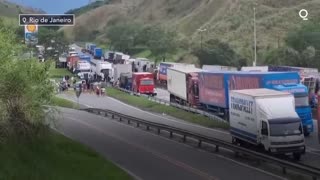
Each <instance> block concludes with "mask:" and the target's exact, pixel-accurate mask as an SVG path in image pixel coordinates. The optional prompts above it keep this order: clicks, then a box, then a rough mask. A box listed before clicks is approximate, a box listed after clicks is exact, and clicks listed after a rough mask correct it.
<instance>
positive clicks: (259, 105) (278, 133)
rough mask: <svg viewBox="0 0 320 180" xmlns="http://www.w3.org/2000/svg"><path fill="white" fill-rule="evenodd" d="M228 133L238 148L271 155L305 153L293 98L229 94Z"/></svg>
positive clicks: (244, 92)
mask: <svg viewBox="0 0 320 180" xmlns="http://www.w3.org/2000/svg"><path fill="white" fill-rule="evenodd" d="M229 107H230V133H231V135H232V142H233V143H234V144H239V145H243V146H246V145H248V144H249V145H255V146H258V147H263V148H264V150H266V151H268V152H270V153H272V154H285V155H287V154H292V155H293V157H294V158H295V159H296V160H299V159H300V157H301V155H302V154H304V153H305V142H304V135H303V129H302V124H301V120H300V118H299V116H298V114H297V113H296V112H295V102H294V97H293V95H292V94H290V93H287V92H280V91H276V90H271V89H245V90H232V91H230V96H229Z"/></svg>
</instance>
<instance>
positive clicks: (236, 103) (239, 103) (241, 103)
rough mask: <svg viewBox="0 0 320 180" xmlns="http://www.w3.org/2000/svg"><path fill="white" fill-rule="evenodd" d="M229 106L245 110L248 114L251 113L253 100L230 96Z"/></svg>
mask: <svg viewBox="0 0 320 180" xmlns="http://www.w3.org/2000/svg"><path fill="white" fill-rule="evenodd" d="M231 108H232V109H234V110H238V111H242V112H246V113H248V114H252V113H253V101H250V100H246V99H241V98H235V97H231Z"/></svg>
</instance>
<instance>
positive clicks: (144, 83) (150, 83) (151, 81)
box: [141, 80, 153, 85]
mask: <svg viewBox="0 0 320 180" xmlns="http://www.w3.org/2000/svg"><path fill="white" fill-rule="evenodd" d="M141 85H153V80H142V81H141Z"/></svg>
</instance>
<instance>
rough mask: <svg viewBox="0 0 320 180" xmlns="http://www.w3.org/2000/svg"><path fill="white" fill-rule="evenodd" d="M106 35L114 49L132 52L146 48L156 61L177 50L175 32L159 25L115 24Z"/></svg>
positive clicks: (163, 59) (164, 58)
mask: <svg viewBox="0 0 320 180" xmlns="http://www.w3.org/2000/svg"><path fill="white" fill-rule="evenodd" d="M107 36H108V37H109V40H110V43H111V47H112V48H113V49H114V50H118V51H122V52H126V53H129V54H133V53H135V52H136V51H137V50H140V52H141V51H146V50H145V49H147V52H148V50H149V51H150V54H151V56H152V57H154V58H155V60H156V61H157V60H162V61H165V60H166V59H167V58H168V57H170V56H172V55H173V54H175V53H176V52H177V50H178V40H177V33H176V32H175V31H169V30H166V29H164V28H163V27H161V26H142V25H141V24H135V23H132V24H117V25H115V26H112V27H111V28H110V29H109V30H108V32H107ZM141 47H145V48H141Z"/></svg>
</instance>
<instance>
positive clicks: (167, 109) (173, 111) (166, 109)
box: [107, 88, 229, 129]
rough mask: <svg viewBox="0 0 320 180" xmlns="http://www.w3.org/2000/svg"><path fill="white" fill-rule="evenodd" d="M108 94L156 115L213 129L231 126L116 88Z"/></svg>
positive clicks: (109, 90)
mask: <svg viewBox="0 0 320 180" xmlns="http://www.w3.org/2000/svg"><path fill="white" fill-rule="evenodd" d="M107 94H108V96H110V97H113V98H116V99H118V100H120V101H123V102H125V103H127V104H130V105H133V106H136V107H138V108H141V109H143V110H147V111H151V112H155V113H165V114H167V115H170V116H173V117H176V118H179V119H182V120H185V121H188V122H191V123H195V124H199V125H202V126H206V127H211V128H221V129H228V128H229V125H228V124H226V123H223V122H219V121H215V120H212V119H209V118H208V117H205V116H202V115H199V114H194V113H190V112H186V111H184V110H181V109H177V108H175V107H171V106H166V105H162V104H159V103H156V102H152V101H149V100H148V99H146V98H145V97H137V96H131V95H129V94H127V93H125V92H122V91H119V90H117V89H114V88H108V89H107Z"/></svg>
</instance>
